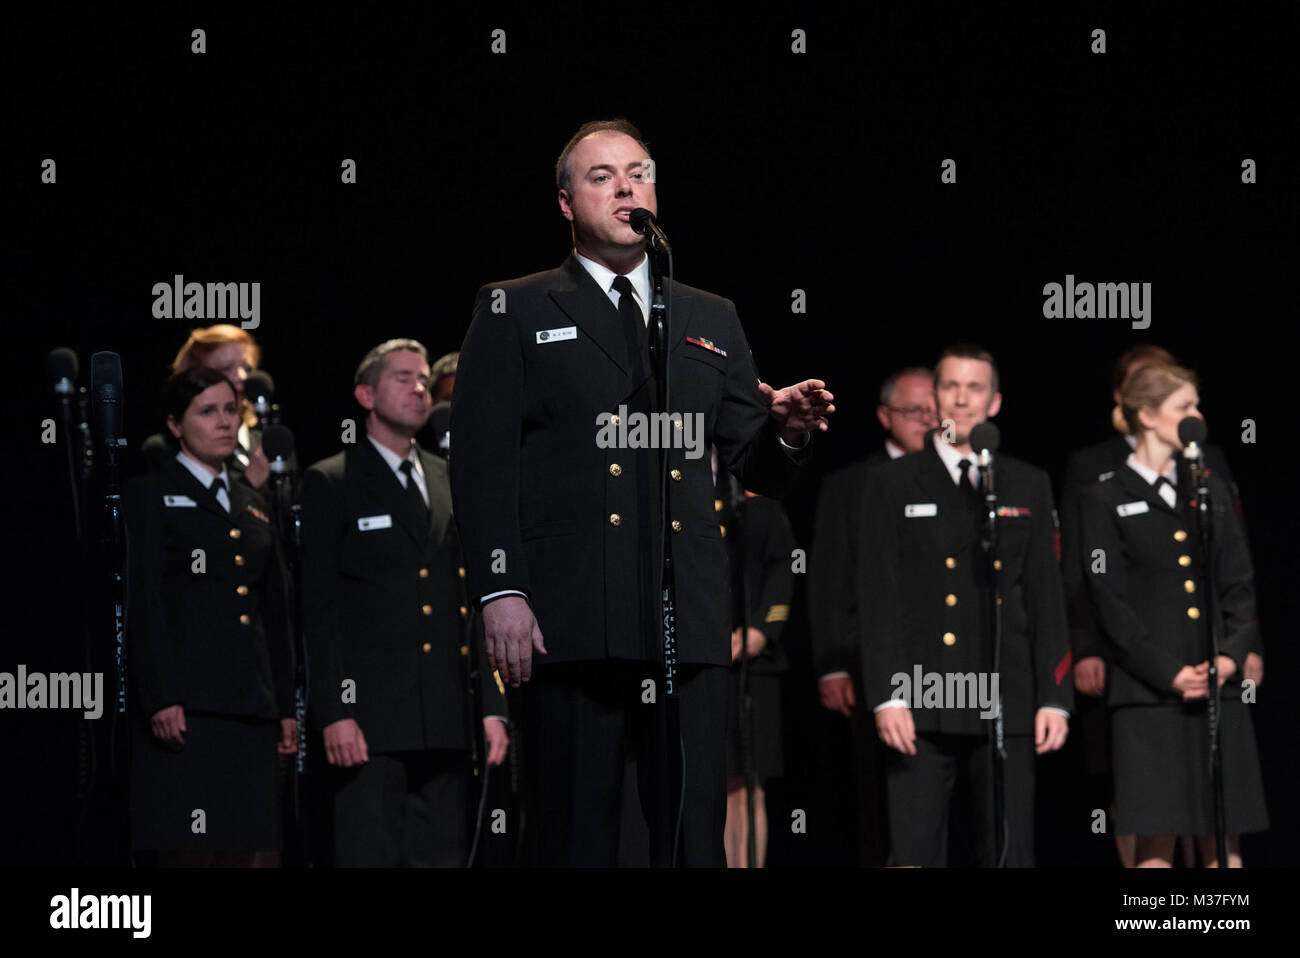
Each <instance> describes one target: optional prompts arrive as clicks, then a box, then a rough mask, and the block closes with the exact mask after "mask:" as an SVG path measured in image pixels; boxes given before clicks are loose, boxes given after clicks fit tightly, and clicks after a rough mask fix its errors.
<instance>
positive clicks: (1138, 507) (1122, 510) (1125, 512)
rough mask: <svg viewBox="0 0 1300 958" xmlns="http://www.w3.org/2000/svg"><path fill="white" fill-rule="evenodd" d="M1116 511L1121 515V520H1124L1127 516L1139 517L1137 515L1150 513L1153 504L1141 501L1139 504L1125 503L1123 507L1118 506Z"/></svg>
mask: <svg viewBox="0 0 1300 958" xmlns="http://www.w3.org/2000/svg"><path fill="white" fill-rule="evenodd" d="M1115 511H1116V512H1118V513H1119V514H1120V518H1121V519H1122V518H1124V517H1125V516H1137V515H1141V514H1142V513H1144V512H1150V511H1151V503H1149V502H1146V501H1145V500H1139V501H1137V502H1125V503H1123V504H1122V505H1118V506H1116V507H1115Z"/></svg>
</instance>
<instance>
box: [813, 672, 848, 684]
mask: <svg viewBox="0 0 1300 958" xmlns="http://www.w3.org/2000/svg"><path fill="white" fill-rule="evenodd" d="M848 677H849V673H848V672H843V671H840V672H827V673H826V674H825V675H823V676H822V677H821V678H819V679H818V680H817V681H818V682H826V681H828V680H830V679H847V678H848Z"/></svg>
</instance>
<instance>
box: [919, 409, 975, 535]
mask: <svg viewBox="0 0 1300 958" xmlns="http://www.w3.org/2000/svg"><path fill="white" fill-rule="evenodd" d="M932 436H933V434H931V436H930V437H927V438H926V441H925V448H924V449H923V450H922V451H921V457H922V459H921V462H920V464H919V465H920V470H919V475H918V478H919V480H920V484H921V488H922V489H923V490H924V491H925V493H926V495H927V496H929V497H930V499H931V500H932V501H934V502H936V503H938V505H939V519H940V521H939V528H940V530H941V535H942V536H943V541H944V546H945V548H946V549H947V550H948V551H949V552H951V553H956V552H960V551H961V550H962V549H964V548H966V546H968V545H969V544H970V542H971V540H972V539H974V538H976V536H977V535H978V533H979V530H978V528H977V526H976V523H975V518H974V517H973V516H972V515H971V513H970V509H969V508H968V507H967V505H966V503H965V502H964V501H962V493H961V490H959V489H958V488H957V484H956V483H955V482H953V481H952V475H951V474H950V473H949V472H948V467H947V466H945V465H944V463H943V459H942V458H940V456H939V451H938V450H937V449H935V448H934V441H933V438H932Z"/></svg>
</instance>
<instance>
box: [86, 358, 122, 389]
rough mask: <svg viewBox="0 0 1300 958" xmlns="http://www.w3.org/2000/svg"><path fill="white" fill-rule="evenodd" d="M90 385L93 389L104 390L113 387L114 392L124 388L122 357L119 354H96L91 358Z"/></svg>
mask: <svg viewBox="0 0 1300 958" xmlns="http://www.w3.org/2000/svg"><path fill="white" fill-rule="evenodd" d="M90 385H91V388H92V389H95V390H100V391H102V390H103V387H112V388H113V389H114V391H115V392H116V391H119V390H121V388H122V357H121V356H119V355H118V354H117V353H110V352H102V353H95V354H94V355H93V356H91V357H90Z"/></svg>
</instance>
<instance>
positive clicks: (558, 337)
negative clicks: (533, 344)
mask: <svg viewBox="0 0 1300 958" xmlns="http://www.w3.org/2000/svg"><path fill="white" fill-rule="evenodd" d="M577 338H578V327H577V326H558V327H556V328H555V329H540V330H538V331H537V341H538V342H539V343H559V342H563V341H564V340H566V339H577Z"/></svg>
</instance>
